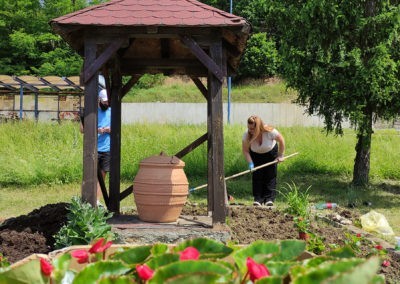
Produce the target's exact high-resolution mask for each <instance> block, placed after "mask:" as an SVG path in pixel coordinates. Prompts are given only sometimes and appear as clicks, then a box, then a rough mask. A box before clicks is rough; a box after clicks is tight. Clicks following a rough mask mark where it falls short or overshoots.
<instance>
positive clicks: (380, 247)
mask: <svg viewBox="0 0 400 284" xmlns="http://www.w3.org/2000/svg"><path fill="white" fill-rule="evenodd" d="M375 248H376V249H377V250H382V249H383V246H381V245H376V246H375Z"/></svg>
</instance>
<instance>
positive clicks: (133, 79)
mask: <svg viewBox="0 0 400 284" xmlns="http://www.w3.org/2000/svg"><path fill="white" fill-rule="evenodd" d="M140 77H141V76H138V75H133V76H132V77H131V78H130V79H129V81H128V82H127V83H126V84H125V85H124V86H123V87H122V91H121V100H122V98H123V97H124V96H125V95H126V94H127V93H128V92H129V90H130V89H131V88H132V87H133V86H134V85H135V84H136V83H137V81H139V79H140Z"/></svg>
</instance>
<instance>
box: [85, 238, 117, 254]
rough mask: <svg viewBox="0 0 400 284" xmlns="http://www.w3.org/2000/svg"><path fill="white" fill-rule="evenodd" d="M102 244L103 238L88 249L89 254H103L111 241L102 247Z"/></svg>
mask: <svg viewBox="0 0 400 284" xmlns="http://www.w3.org/2000/svg"><path fill="white" fill-rule="evenodd" d="M104 242H105V240H104V238H100V239H99V240H98V241H97V242H96V243H94V244H93V245H92V247H91V248H90V249H89V252H90V253H99V252H104V251H105V250H106V249H108V248H109V247H110V246H111V245H112V242H111V241H110V242H107V243H105V244H104V245H103V243H104Z"/></svg>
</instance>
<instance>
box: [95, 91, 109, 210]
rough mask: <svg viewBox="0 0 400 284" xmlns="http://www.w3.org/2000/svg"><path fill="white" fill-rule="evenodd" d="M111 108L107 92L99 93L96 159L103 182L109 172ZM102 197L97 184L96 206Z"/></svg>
mask: <svg viewBox="0 0 400 284" xmlns="http://www.w3.org/2000/svg"><path fill="white" fill-rule="evenodd" d="M110 133H111V107H109V105H108V97H107V91H106V90H105V89H102V90H100V92H99V104H98V110H97V159H98V167H99V168H100V170H101V175H102V176H103V180H105V178H106V175H107V172H109V171H110V161H111V154H110V144H111V136H110ZM101 195H102V192H101V188H100V184H99V183H97V205H101V203H100V201H99V199H100V196H101Z"/></svg>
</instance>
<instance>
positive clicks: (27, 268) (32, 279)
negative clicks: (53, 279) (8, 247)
mask: <svg viewBox="0 0 400 284" xmlns="http://www.w3.org/2000/svg"><path fill="white" fill-rule="evenodd" d="M8 268H9V269H8V270H6V271H4V272H2V273H0V283H13V284H29V283H37V284H42V283H43V284H44V283H48V278H46V277H45V276H43V274H42V272H41V269H40V261H39V259H34V260H31V261H28V262H26V263H23V264H21V265H17V266H16V267H12V268H11V267H8Z"/></svg>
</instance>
